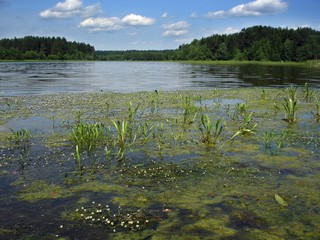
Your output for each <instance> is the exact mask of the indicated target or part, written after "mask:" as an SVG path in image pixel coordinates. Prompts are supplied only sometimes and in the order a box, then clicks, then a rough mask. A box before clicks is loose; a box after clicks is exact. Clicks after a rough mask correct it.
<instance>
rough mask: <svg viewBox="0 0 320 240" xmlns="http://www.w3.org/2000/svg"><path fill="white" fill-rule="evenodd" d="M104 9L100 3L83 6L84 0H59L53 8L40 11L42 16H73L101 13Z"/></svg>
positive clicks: (88, 15)
mask: <svg viewBox="0 0 320 240" xmlns="http://www.w3.org/2000/svg"><path fill="white" fill-rule="evenodd" d="M101 12H102V9H101V6H100V5H99V4H93V5H89V6H87V7H84V6H83V3H82V0H65V1H64V2H58V3H57V4H56V5H55V6H54V7H53V8H49V9H47V10H44V11H42V12H40V14H39V15H40V17H42V18H62V19H64V18H71V17H74V16H78V15H80V16H82V17H90V16H94V15H96V14H98V13H101Z"/></svg>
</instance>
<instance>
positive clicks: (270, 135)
mask: <svg viewBox="0 0 320 240" xmlns="http://www.w3.org/2000/svg"><path fill="white" fill-rule="evenodd" d="M276 136H277V135H276V133H275V132H274V131H266V132H264V133H263V135H262V137H261V140H262V141H263V144H264V147H265V148H266V149H271V148H272V144H273V143H274V141H275V139H276Z"/></svg>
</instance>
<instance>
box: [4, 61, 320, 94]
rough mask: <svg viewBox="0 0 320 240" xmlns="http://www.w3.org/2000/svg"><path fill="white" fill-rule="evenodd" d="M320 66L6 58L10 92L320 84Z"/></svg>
mask: <svg viewBox="0 0 320 240" xmlns="http://www.w3.org/2000/svg"><path fill="white" fill-rule="evenodd" d="M319 79H320V69H317V68H305V67H299V66H288V65H284V66H281V65H280V66H279V65H277V66H274V65H259V64H239V65H203V64H188V63H178V62H95V61H92V62H1V63H0V91H1V92H3V94H4V95H6V96H19V95H42V94H47V93H59V92H90V91H97V90H103V91H115V92H138V91H153V90H155V89H157V90H185V89H206V88H208V87H209V88H237V87H253V86H257V87H259V86H261V87H262V86H264V87H279V86H288V85H304V84H305V83H308V84H309V85H310V86H311V87H314V88H319V83H320V81H319Z"/></svg>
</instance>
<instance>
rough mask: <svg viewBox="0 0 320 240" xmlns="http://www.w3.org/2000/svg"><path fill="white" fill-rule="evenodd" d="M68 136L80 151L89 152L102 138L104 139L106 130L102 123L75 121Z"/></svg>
mask: <svg viewBox="0 0 320 240" xmlns="http://www.w3.org/2000/svg"><path fill="white" fill-rule="evenodd" d="M70 138H71V141H72V142H74V144H75V145H77V146H78V148H79V150H80V151H88V153H90V152H91V151H93V150H95V149H96V147H97V146H98V145H99V144H101V143H102V142H103V141H102V140H106V138H107V131H106V128H105V126H104V125H103V124H102V123H94V124H86V123H77V124H75V125H73V126H72V128H71V133H70Z"/></svg>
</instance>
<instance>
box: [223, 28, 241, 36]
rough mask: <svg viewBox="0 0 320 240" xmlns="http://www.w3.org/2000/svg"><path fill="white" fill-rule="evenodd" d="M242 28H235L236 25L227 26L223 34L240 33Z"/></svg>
mask: <svg viewBox="0 0 320 240" xmlns="http://www.w3.org/2000/svg"><path fill="white" fill-rule="evenodd" d="M240 31H241V30H240V29H237V28H234V27H227V28H226V29H225V30H224V31H223V34H233V33H238V32H240Z"/></svg>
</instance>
